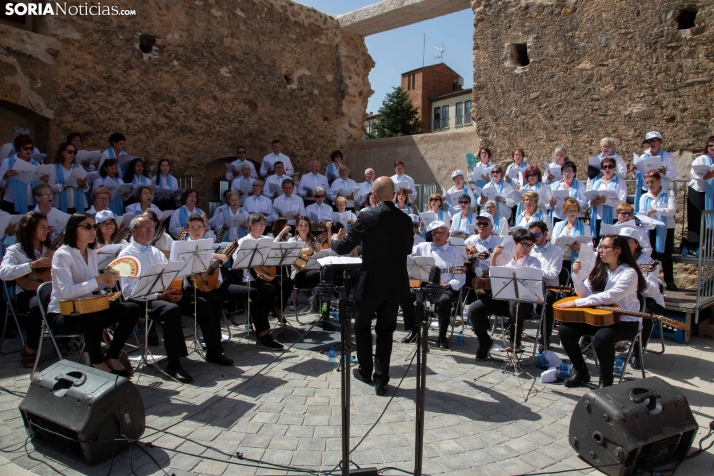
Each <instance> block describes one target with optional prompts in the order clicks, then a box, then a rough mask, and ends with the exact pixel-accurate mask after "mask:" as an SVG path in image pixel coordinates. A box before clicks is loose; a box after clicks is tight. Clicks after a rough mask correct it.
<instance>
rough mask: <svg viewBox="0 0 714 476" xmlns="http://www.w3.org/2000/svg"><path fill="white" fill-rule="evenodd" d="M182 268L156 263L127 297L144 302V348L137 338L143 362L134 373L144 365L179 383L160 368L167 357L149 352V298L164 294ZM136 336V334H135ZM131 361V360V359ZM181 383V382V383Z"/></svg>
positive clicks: (146, 270) (145, 271)
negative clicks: (159, 363) (161, 362)
mask: <svg viewBox="0 0 714 476" xmlns="http://www.w3.org/2000/svg"><path fill="white" fill-rule="evenodd" d="M180 267H181V263H175V262H174V263H172V262H169V263H156V264H153V265H151V266H149V267H148V268H146V269H145V270H144V271H143V273H142V274H141V276H139V278H138V279H139V281H138V282H137V283H136V286H134V290H133V291H132V293H131V296H127V297H126V300H127V301H128V300H135V301H141V300H142V299H143V300H144V347H143V348H142V347H141V341H139V339H138V338H137V341H138V342H139V349H140V350H141V357H140V360H141V362H140V363H139V365H138V366H137V368H136V369H134V372H136V371H138V370H139V369H140V368H141V367H143V366H144V365H151V366H152V367H154V368H155V369H156V370H158V371H159V372H161V373H162V374H164V375H166V376H167V377H169V378H170V379H172V380H174V381H176V382H178V380H176V379H175V378H173V377H171V376H170V375H168V374H167V373H166V372H164V371H163V369H162V368H161V367H159V365H158V362H159V361H161V360H164V359H165V358H166V357H165V356H163V355H154V354H153V353H152V352H151V350H149V320H150V318H149V299H148V298H149V296H151V295H152V294H157V293H162V292H164V291H166V290H167V289H168V288H169V286H170V284H171V281H173V280H174V279H175V278H176V276H177V274H178V272H179V269H180ZM135 335H136V334H135ZM130 360H131V358H130ZM179 383H180V382H179Z"/></svg>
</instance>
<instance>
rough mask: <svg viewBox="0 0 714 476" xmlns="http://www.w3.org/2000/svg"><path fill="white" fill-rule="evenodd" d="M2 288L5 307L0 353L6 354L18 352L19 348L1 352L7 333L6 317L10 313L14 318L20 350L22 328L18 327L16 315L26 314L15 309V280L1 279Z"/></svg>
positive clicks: (0, 337)
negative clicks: (18, 335)
mask: <svg viewBox="0 0 714 476" xmlns="http://www.w3.org/2000/svg"><path fill="white" fill-rule="evenodd" d="M2 289H3V292H4V293H5V296H7V299H6V307H5V320H4V321H3V326H2V336H0V355H8V354H14V353H16V352H19V350H17V351H14V352H2V346H3V344H4V343H5V335H6V334H7V321H8V318H9V317H10V314H12V318H13V319H14V320H15V327H17V332H18V333H19V334H20V341H21V342H22V348H21V349H20V350H22V349H24V348H25V337H24V336H23V335H22V329H21V328H20V320H19V319H18V318H17V316H18V314H19V315H21V316H25V317H27V315H26V314H25V313H21V312H19V311H16V310H15V304H17V301H16V300H15V281H3V282H2Z"/></svg>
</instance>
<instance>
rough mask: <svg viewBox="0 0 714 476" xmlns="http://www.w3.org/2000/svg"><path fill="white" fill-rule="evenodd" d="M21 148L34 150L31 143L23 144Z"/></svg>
mask: <svg viewBox="0 0 714 476" xmlns="http://www.w3.org/2000/svg"><path fill="white" fill-rule="evenodd" d="M20 149H22V150H32V149H34V147H32V146H31V145H23V146H22V147H20Z"/></svg>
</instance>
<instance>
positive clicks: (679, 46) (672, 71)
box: [472, 0, 714, 177]
mask: <svg viewBox="0 0 714 476" xmlns="http://www.w3.org/2000/svg"><path fill="white" fill-rule="evenodd" d="M472 8H473V11H474V15H475V18H474V58H473V64H474V86H473V90H474V94H473V98H474V99H473V101H474V102H473V105H474V107H473V117H474V120H475V122H476V132H477V133H478V135H479V136H480V137H481V138H482V140H483V143H484V144H485V145H488V146H490V147H491V148H492V149H493V150H494V153H495V155H496V157H497V158H498V159H500V160H502V161H503V160H506V158H507V157H510V154H509V151H510V150H511V149H512V148H513V147H517V146H520V147H523V148H524V149H525V150H526V154H527V155H530V156H531V158H532V159H535V162H536V163H537V164H539V165H542V161H543V160H544V159H546V158H549V157H550V156H551V154H552V150H553V148H554V147H555V146H557V145H560V144H562V145H565V146H566V147H567V148H568V150H569V151H570V152H571V153H570V156H571V158H576V159H578V160H577V162H579V164H581V165H583V164H584V163H585V160H587V156H588V155H591V154H594V153H596V152H599V140H600V139H601V138H602V137H606V136H613V137H614V138H615V139H616V140H617V144H618V151H619V152H620V154H621V155H622V156H623V157H625V158H626V159H628V160H630V158H631V157H632V152H641V150H642V144H641V142H642V139H643V136H644V134H645V133H646V132H647V131H650V130H653V129H654V130H659V131H660V132H662V134H663V136H664V147H665V149H666V150H669V151H672V152H677V151H682V152H683V154H682V159H680V161H681V162H682V163H681V164H678V169H679V176H680V177H686V176H688V170H689V163H690V162H689V161H690V160H691V153H692V152H694V153H696V154H699V153H701V150H702V147H703V143H704V141H705V140H706V138H707V136H709V135H710V134H711V133H712V131H713V130H714V110H713V109H712V98H713V97H714V94H713V93H714V91H713V85H712V80H713V79H714V62H713V61H714V4H712V3H711V2H705V1H696V0H695V1H681V0H674V1H673V0H650V1H648V2H644V3H643V2H640V1H634V0H623V1H620V2H615V3H613V2H611V1H609V0H539V1H530V0H520V1H509V2H503V1H501V0H474V1H473V2H472ZM682 9H690V10H694V9H696V10H698V12H697V14H696V19H695V21H694V23H695V25H694V27H693V28H686V29H678V21H677V20H678V18H679V15H680V12H681V10H682ZM683 26H687V25H683ZM515 44H525V45H527V54H528V56H529V59H530V64H529V65H527V66H518V65H517V64H516V63H517V62H518V59H519V58H518V55H517V51H516V49H515V46H512V45H515ZM684 162H686V163H684Z"/></svg>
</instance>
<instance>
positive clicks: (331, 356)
mask: <svg viewBox="0 0 714 476" xmlns="http://www.w3.org/2000/svg"><path fill="white" fill-rule="evenodd" d="M327 363H328V364H330V365H335V348H334V347H330V351H329V352H328V353H327Z"/></svg>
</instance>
